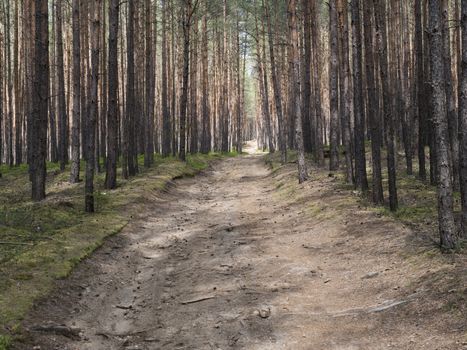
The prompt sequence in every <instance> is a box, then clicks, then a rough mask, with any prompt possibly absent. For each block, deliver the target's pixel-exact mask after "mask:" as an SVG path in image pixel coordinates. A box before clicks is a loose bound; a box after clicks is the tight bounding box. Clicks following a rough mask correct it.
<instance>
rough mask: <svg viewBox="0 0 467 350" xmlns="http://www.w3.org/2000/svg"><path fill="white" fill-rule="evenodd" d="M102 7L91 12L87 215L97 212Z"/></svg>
mask: <svg viewBox="0 0 467 350" xmlns="http://www.w3.org/2000/svg"><path fill="white" fill-rule="evenodd" d="M100 6H101V0H95V1H94V2H92V4H91V6H90V8H89V10H90V14H91V16H92V19H91V33H90V34H91V67H90V68H91V69H90V76H89V82H90V85H91V88H90V96H89V100H90V108H89V115H88V121H87V123H86V127H87V132H86V134H87V142H86V147H87V148H88V149H87V152H86V174H85V178H86V181H85V210H86V212H87V213H93V212H94V211H95V205H94V173H95V165H96V164H95V163H96V159H95V148H96V121H97V113H98V98H99V97H98V86H99V33H100V15H99V14H100Z"/></svg>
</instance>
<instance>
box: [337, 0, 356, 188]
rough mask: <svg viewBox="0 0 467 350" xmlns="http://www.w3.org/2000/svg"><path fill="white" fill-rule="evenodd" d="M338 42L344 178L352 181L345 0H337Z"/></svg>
mask: <svg viewBox="0 0 467 350" xmlns="http://www.w3.org/2000/svg"><path fill="white" fill-rule="evenodd" d="M337 8H338V19H339V42H340V60H339V63H340V79H339V80H340V84H339V86H340V96H341V106H342V108H341V124H342V128H341V129H342V142H343V144H344V148H345V180H346V181H347V182H348V183H353V180H354V175H353V164H352V135H351V129H350V128H351V127H350V113H351V109H352V96H351V93H350V61H349V21H348V16H349V14H348V5H347V0H338V6H337Z"/></svg>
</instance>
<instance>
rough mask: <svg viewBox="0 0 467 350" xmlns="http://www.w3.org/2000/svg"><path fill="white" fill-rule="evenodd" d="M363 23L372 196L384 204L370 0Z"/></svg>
mask: <svg viewBox="0 0 467 350" xmlns="http://www.w3.org/2000/svg"><path fill="white" fill-rule="evenodd" d="M363 8H364V11H363V23H365V26H364V37H365V65H366V67H365V68H366V69H365V75H366V87H367V90H368V119H369V122H370V130H371V158H372V159H371V160H372V168H373V173H372V179H373V183H372V186H373V187H372V198H373V203H375V204H382V203H383V201H384V197H383V180H382V175H381V128H380V120H379V116H378V103H377V100H376V86H375V84H376V82H375V66H374V55H373V47H374V44H373V27H372V26H371V25H370V24H371V23H372V12H373V11H372V8H373V4H372V2H370V1H364V2H363Z"/></svg>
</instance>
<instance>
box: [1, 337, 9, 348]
mask: <svg viewBox="0 0 467 350" xmlns="http://www.w3.org/2000/svg"><path fill="white" fill-rule="evenodd" d="M10 342H11V338H10V337H8V336H3V335H0V350H7V349H8V347H9V346H10Z"/></svg>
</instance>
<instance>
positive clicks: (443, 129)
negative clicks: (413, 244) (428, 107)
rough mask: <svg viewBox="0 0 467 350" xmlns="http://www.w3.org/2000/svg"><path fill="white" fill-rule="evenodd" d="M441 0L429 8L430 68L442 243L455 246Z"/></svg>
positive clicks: (432, 3)
mask: <svg viewBox="0 0 467 350" xmlns="http://www.w3.org/2000/svg"><path fill="white" fill-rule="evenodd" d="M440 5H441V4H440V0H429V10H430V28H429V31H430V33H429V34H430V35H429V38H430V69H431V85H432V87H433V93H432V107H433V118H434V126H435V130H434V131H435V132H434V136H435V142H436V155H437V165H438V169H437V170H438V217H439V218H438V219H439V234H440V241H441V246H442V247H444V248H448V249H451V248H454V246H455V223H454V215H453V194H452V192H453V191H452V176H451V168H450V166H449V165H450V162H449V147H450V146H449V131H448V116H447V113H446V90H445V84H444V78H445V76H444V62H443V30H442V26H443V22H442V21H443V19H442V16H441V9H440Z"/></svg>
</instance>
